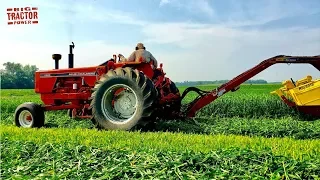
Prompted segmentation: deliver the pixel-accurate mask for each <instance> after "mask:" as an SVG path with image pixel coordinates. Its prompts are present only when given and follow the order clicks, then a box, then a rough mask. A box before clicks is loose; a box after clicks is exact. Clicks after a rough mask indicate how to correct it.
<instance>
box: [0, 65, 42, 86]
mask: <svg viewBox="0 0 320 180" xmlns="http://www.w3.org/2000/svg"><path fill="white" fill-rule="evenodd" d="M3 66H4V67H5V68H4V69H1V70H0V71H1V89H33V88H34V73H35V72H36V71H37V70H38V68H37V67H36V66H35V65H25V66H23V65H21V64H20V63H14V62H6V63H4V64H3Z"/></svg>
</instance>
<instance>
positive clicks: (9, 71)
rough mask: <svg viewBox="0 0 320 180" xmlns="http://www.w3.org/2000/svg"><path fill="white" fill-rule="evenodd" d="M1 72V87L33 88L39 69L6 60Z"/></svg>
mask: <svg viewBox="0 0 320 180" xmlns="http://www.w3.org/2000/svg"><path fill="white" fill-rule="evenodd" d="M3 66H4V69H1V70H0V73H1V89H33V88H34V73H35V72H36V71H38V70H39V68H37V66H35V65H24V66H23V65H22V64H20V63H14V62H6V63H4V64H3ZM226 82H228V80H217V81H184V82H175V84H176V85H177V86H197V85H204V84H223V83H226ZM246 83H249V84H267V83H268V82H267V81H265V80H248V81H246Z"/></svg>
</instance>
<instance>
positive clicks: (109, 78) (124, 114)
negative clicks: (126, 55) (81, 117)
mask: <svg viewBox="0 0 320 180" xmlns="http://www.w3.org/2000/svg"><path fill="white" fill-rule="evenodd" d="M156 97H157V91H156V89H155V87H154V84H153V82H152V81H151V80H150V79H149V78H148V77H146V76H145V75H144V74H143V73H142V72H139V71H137V70H133V69H132V68H129V67H126V68H117V69H115V70H109V71H108V73H107V74H105V75H104V76H102V77H101V78H100V80H99V81H97V82H96V85H95V87H94V89H93V93H92V96H91V100H92V101H91V105H90V108H91V109H92V118H93V122H94V123H95V124H96V126H97V127H99V128H102V129H109V130H115V129H117V130H130V129H131V128H133V127H134V126H136V125H137V124H139V123H142V121H143V120H144V119H146V118H148V117H150V116H151V114H152V112H153V103H154V100H155V98H156Z"/></svg>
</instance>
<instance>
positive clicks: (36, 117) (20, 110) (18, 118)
mask: <svg viewBox="0 0 320 180" xmlns="http://www.w3.org/2000/svg"><path fill="white" fill-rule="evenodd" d="M44 121H45V115H44V110H43V109H42V107H41V105H39V104H36V103H32V102H27V103H23V104H21V105H19V106H18V107H17V109H16V110H15V115H14V122H15V125H16V126H18V127H24V128H35V127H37V128H40V127H42V126H44Z"/></svg>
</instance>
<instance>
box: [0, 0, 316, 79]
mask: <svg viewBox="0 0 320 180" xmlns="http://www.w3.org/2000/svg"><path fill="white" fill-rule="evenodd" d="M0 5H1V9H2V13H1V20H2V21H1V22H2V23H1V25H0V39H1V40H0V42H1V44H2V45H1V56H2V57H1V58H0V65H2V64H3V63H5V62H8V61H10V62H16V63H21V64H23V65H26V64H30V65H36V66H37V67H39V68H40V70H47V69H53V68H54V61H53V60H52V59H51V55H52V54H54V53H59V54H62V60H61V61H60V68H67V66H68V65H67V64H68V51H69V49H68V47H69V44H70V43H71V42H72V41H73V42H74V43H75V49H74V54H75V55H74V58H75V63H74V66H75V67H88V66H96V65H99V64H101V63H102V62H104V61H106V60H108V59H110V58H112V55H113V54H119V53H121V54H123V55H124V56H126V57H128V56H129V55H130V54H131V52H132V51H134V48H135V46H136V44H137V43H138V42H142V43H144V44H145V46H146V48H147V50H149V51H150V52H151V53H152V54H153V55H154V57H155V58H156V59H157V60H158V62H159V63H163V68H164V71H165V72H166V73H167V76H168V77H170V78H171V79H172V80H173V81H197V80H222V79H232V78H234V77H236V76H237V75H239V74H240V73H242V72H244V71H246V70H248V69H250V68H252V67H254V66H255V65H257V64H258V63H260V62H261V61H263V60H264V59H267V58H270V57H273V56H277V55H303V56H314V55H320V1H319V0H305V1H301V0H281V1H280V0H259V1H257V0H242V1H240V0H54V1H53V0H51V1H49V0H46V1H45V0H28V1H25V0H2V1H1V4H0ZM26 6H32V7H38V17H39V24H31V25H30V24H29V25H7V21H8V17H7V12H6V9H7V8H14V7H26ZM1 68H3V66H1ZM307 75H311V76H313V77H314V78H319V75H320V73H319V71H318V70H316V69H315V68H314V67H313V66H311V65H309V64H298V65H297V64H295V65H293V64H291V65H287V64H276V65H273V66H271V67H269V68H268V69H266V70H264V71H263V72H261V73H259V74H257V75H256V76H255V77H253V78H252V79H265V80H267V81H284V80H287V79H290V78H293V79H295V80H297V79H301V78H303V77H305V76H307Z"/></svg>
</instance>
